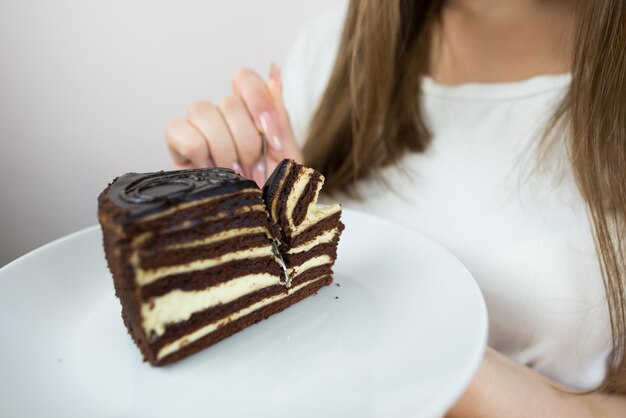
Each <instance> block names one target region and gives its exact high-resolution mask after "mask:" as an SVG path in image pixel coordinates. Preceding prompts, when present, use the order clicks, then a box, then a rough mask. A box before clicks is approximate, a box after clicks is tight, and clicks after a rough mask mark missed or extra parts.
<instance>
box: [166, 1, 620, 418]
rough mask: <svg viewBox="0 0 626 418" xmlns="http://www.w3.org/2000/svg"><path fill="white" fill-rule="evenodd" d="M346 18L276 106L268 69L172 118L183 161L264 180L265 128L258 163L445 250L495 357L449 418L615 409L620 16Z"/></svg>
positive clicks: (569, 12) (448, 8)
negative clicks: (472, 294)
mask: <svg viewBox="0 0 626 418" xmlns="http://www.w3.org/2000/svg"><path fill="white" fill-rule="evenodd" d="M343 21H344V20H343V19H342V18H341V17H338V18H330V19H327V20H325V21H323V22H322V23H319V24H318V25H317V29H316V27H315V26H313V27H312V28H310V30H309V31H308V32H306V33H305V35H304V37H303V38H302V39H301V40H300V41H299V43H298V44H297V46H296V48H295V52H294V54H293V56H292V59H291V61H290V63H289V65H288V66H287V70H288V71H287V73H286V77H285V94H286V96H285V98H283V92H282V90H281V75H280V71H279V70H278V68H277V67H276V66H275V65H272V68H271V70H270V76H269V78H268V79H267V80H263V79H262V78H261V77H260V76H259V75H257V74H255V73H254V72H252V71H250V70H240V71H238V72H237V73H236V74H235V77H234V79H233V95H232V96H230V97H226V98H224V99H223V100H222V101H221V102H220V103H219V104H218V105H217V106H215V105H212V104H210V103H207V102H198V103H195V104H194V105H192V106H191V108H190V109H189V112H188V116H187V119H184V120H176V121H173V122H172V123H171V124H170V125H169V127H168V131H167V142H168V145H169V149H170V151H171V153H172V156H173V158H174V161H175V162H176V164H177V165H178V166H179V167H195V166H207V165H218V166H229V167H233V168H234V169H235V170H237V171H239V172H241V173H242V174H244V175H246V176H249V177H251V178H254V179H255V180H256V181H257V182H258V183H262V182H263V166H262V165H261V164H260V162H259V150H260V143H261V137H260V135H259V131H260V132H263V133H264V134H265V136H266V137H267V140H268V143H269V156H270V160H271V166H270V167H269V169H270V170H271V169H272V168H273V166H275V164H277V162H278V161H280V160H281V159H282V158H294V159H296V160H300V161H301V160H303V161H305V162H306V163H307V164H308V165H311V166H313V167H315V168H317V169H318V170H320V171H322V173H323V174H324V175H325V176H326V178H327V181H326V185H325V190H327V191H330V192H339V193H343V197H342V200H343V201H344V204H345V205H346V206H348V207H355V208H358V209H361V210H365V211H368V212H372V213H375V214H378V215H380V216H383V217H385V216H386V217H392V218H393V219H394V220H395V221H397V222H401V223H403V224H405V225H406V226H407V227H409V228H412V229H414V230H418V231H421V232H422V233H425V234H427V235H429V236H431V237H432V238H434V239H436V240H438V241H440V242H442V243H443V244H444V245H446V246H447V247H449V248H451V249H452V250H453V251H454V252H455V253H456V254H457V255H458V256H459V257H460V258H461V260H462V261H463V262H464V263H465V264H466V265H467V266H468V268H469V269H470V270H471V271H472V273H473V274H474V276H475V277H476V279H477V281H478V283H479V285H480V287H481V289H482V291H483V293H484V295H485V299H486V302H487V305H488V309H489V314H490V341H489V345H490V348H489V349H488V350H487V352H486V355H485V358H484V360H483V362H482V365H481V367H480V369H479V371H478V373H477V375H476V377H475V378H474V380H473V382H472V384H471V386H470V388H469V389H468V390H467V392H466V393H465V394H464V395H463V397H462V398H461V399H460V400H459V402H458V403H457V405H456V406H455V407H454V408H453V409H452V410H451V411H450V412H449V416H451V417H491V416H493V417H529V416H549V417H579V416H580V417H592V416H596V417H624V416H626V397H625V396H624V395H625V394H626V360H625V357H626V356H625V351H626V305H625V297H626V296H625V293H624V287H625V286H626V271H625V270H626V261H625V259H626V249H625V248H626V246H625V245H624V243H625V242H626V241H625V240H626V106H625V105H624V97H626V73H625V72H626V3H625V2H623V1H621V0H602V1H594V2H589V1H579V2H576V1H574V0H543V1H541V0H442V1H435V0H433V1H427V0H421V1H420V0H395V1H383V0H379V1H374V0H371V1H366V0H360V1H359V0H353V1H351V3H350V7H349V10H348V13H347V16H346V18H345V24H344V27H343V31H342V34H341V36H340V37H339V35H338V34H337V35H335V33H338V30H339V29H334V28H340V26H341V22H343ZM320 25H321V26H320ZM320 28H321V29H322V30H320ZM335 39H339V45H338V49H337V50H335V48H334V46H335V45H336V42H337V41H336V40H335ZM333 62H334V64H332V69H331V68H330V67H331V63H333ZM329 73H330V75H329V76H328V77H327V74H329ZM320 95H321V98H320ZM285 100H286V102H287V105H285ZM287 109H289V110H290V111H291V113H290V115H288V112H287ZM290 117H291V120H292V122H293V123H290ZM311 117H312V119H310V123H309V118H311ZM306 126H308V131H307V134H306V135H305V134H304V130H305V129H306ZM294 132H295V133H294ZM305 137H306V138H308V139H307V140H306V142H305V143H304V145H303V146H302V147H301V146H300V145H299V143H298V142H297V140H296V139H297V138H305ZM354 196H357V198H354ZM573 391H582V392H583V393H578V394H575V395H574V394H572V393H571V392H573Z"/></svg>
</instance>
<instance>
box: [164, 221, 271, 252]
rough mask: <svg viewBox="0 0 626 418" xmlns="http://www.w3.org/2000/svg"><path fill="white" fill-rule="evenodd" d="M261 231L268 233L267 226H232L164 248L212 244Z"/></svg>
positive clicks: (173, 248) (171, 248) (260, 232)
mask: <svg viewBox="0 0 626 418" xmlns="http://www.w3.org/2000/svg"><path fill="white" fill-rule="evenodd" d="M262 233H265V234H266V235H268V234H269V232H268V230H267V228H265V227H262V226H257V227H252V228H233V229H227V230H225V231H220V232H218V233H217V234H213V235H210V236H208V237H206V238H203V239H199V240H195V241H190V242H183V243H181V244H174V245H170V246H168V247H166V248H165V249H167V250H176V249H180V248H193V247H199V246H201V245H208V244H214V243H216V242H219V241H224V240H227V239H231V238H235V237H241V236H244V235H252V234H262ZM268 239H269V237H268Z"/></svg>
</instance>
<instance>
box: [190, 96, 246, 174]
mask: <svg viewBox="0 0 626 418" xmlns="http://www.w3.org/2000/svg"><path fill="white" fill-rule="evenodd" d="M187 120H188V121H189V124H190V125H192V126H193V127H194V128H196V130H197V131H198V132H200V133H201V134H202V136H203V138H204V142H205V144H206V146H207V149H208V150H209V152H210V155H211V157H212V159H213V161H214V162H215V165H216V166H218V167H229V168H233V169H235V170H237V171H239V172H241V167H239V166H238V165H237V160H238V158H237V150H236V149H235V144H234V143H233V140H232V138H231V135H230V131H229V129H228V126H227V124H226V121H225V120H224V117H223V116H222V113H221V112H220V109H218V108H217V107H216V106H214V105H213V104H211V103H209V102H196V103H194V104H193V105H191V107H189V110H188V111H187ZM242 174H245V173H242Z"/></svg>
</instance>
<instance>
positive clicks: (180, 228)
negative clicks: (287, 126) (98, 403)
mask: <svg viewBox="0 0 626 418" xmlns="http://www.w3.org/2000/svg"><path fill="white" fill-rule="evenodd" d="M285 164H288V165H294V163H292V162H284V163H282V164H281V166H280V167H282V166H283V165H285ZM294 166H295V165H294ZM299 167H301V166H299ZM302 170H310V169H306V168H304V167H302ZM276 178H278V176H274V179H276ZM318 181H319V182H322V181H323V180H322V177H321V176H318ZM270 183H271V182H270ZM268 184H269V183H268ZM319 187H321V184H320V186H319ZM270 188H271V187H270ZM317 193H319V188H318V189H317V192H316V193H315V196H314V199H313V201H311V202H309V201H307V202H306V205H307V207H306V209H305V211H304V215H299V216H303V220H302V221H301V222H300V225H306V224H307V222H308V223H309V224H310V226H309V227H306V228H304V229H302V230H301V231H300V232H299V233H297V234H294V231H295V229H293V230H292V229H289V230H284V231H283V230H282V229H281V226H280V225H279V224H277V223H275V222H273V221H272V219H270V217H269V216H268V212H267V210H266V206H265V202H264V200H263V196H262V192H261V190H260V189H259V188H258V186H257V185H256V184H255V183H254V182H253V181H250V180H247V179H245V178H243V177H241V176H239V175H237V174H236V173H234V172H233V171H232V170H228V169H219V168H213V169H197V170H182V171H172V172H159V173H148V174H136V173H131V174H126V175H123V176H121V177H119V178H117V179H115V180H114V182H113V183H112V184H110V185H109V187H107V188H106V189H105V190H104V191H103V192H102V194H101V195H100V197H99V210H98V218H99V221H100V224H101V226H102V231H103V239H104V249H105V254H106V259H107V262H108V265H109V269H110V270H111V273H112V275H113V280H114V285H115V291H116V294H117V296H118V297H119V299H120V301H121V304H122V317H123V319H124V323H125V324H126V326H127V328H128V331H129V333H130V335H131V336H132V338H133V340H134V341H135V343H136V344H137V346H138V347H139V349H140V350H141V352H142V354H143V356H144V359H145V360H147V361H149V362H150V363H151V364H153V365H165V364H169V363H172V362H174V361H177V360H179V359H181V358H183V357H186V356H188V355H190V354H193V353H195V352H197V351H199V350H201V349H203V348H205V347H207V346H209V345H212V344H214V343H216V342H218V341H220V340H222V339H224V338H226V337H228V336H230V335H232V334H234V333H236V332H238V331H240V330H242V329H243V328H245V327H247V326H249V325H252V324H254V323H256V322H258V321H260V320H262V319H265V318H267V317H268V316H270V315H272V314H274V313H277V312H280V311H282V310H283V309H285V308H286V307H288V306H290V305H292V304H294V303H296V302H297V301H299V300H301V299H303V298H305V297H307V296H309V295H311V294H314V293H315V292H316V291H317V290H319V288H321V287H322V286H324V285H327V284H329V283H330V282H331V281H332V278H331V276H330V275H331V273H332V270H331V267H332V264H333V263H334V260H335V256H336V245H337V241H338V239H339V234H340V232H341V228H342V226H341V224H340V222H339V213H340V209H339V208H337V209H336V211H335V213H336V215H337V216H336V219H337V221H336V222H337V223H336V228H335V229H336V230H337V233H336V235H334V236H333V238H328V235H324V233H325V232H326V233H327V234H330V232H328V231H330V230H332V228H327V229H326V230H323V231H322V229H321V228H316V229H315V228H314V230H313V229H311V227H313V226H315V225H318V224H320V222H316V219H317V217H318V215H316V214H317V213H318V211H320V210H321V211H322V212H324V211H327V209H318V208H317V207H316V206H315V201H314V200H316V199H317ZM284 194H287V195H288V194H290V191H289V189H288V188H285V187H284V186H283V188H282V189H281V191H280V192H279V193H275V194H274V196H275V197H276V198H280V196H281V195H284ZM303 204H305V203H304V200H303V201H302V202H296V205H295V206H293V207H294V210H295V209H297V210H301V209H302V205H303ZM277 207H280V205H277ZM338 211H339V212H338ZM298 213H300V212H298ZM296 229H297V228H296ZM308 229H311V231H309V232H307V230H308ZM307 234H308V235H307ZM307 236H308V238H307ZM291 238H293V239H291ZM279 239H280V241H278V240H279ZM292 241H293V242H296V241H298V242H300V244H297V245H295V246H293V248H292V247H290V244H289V243H290V242H292ZM279 242H280V243H279ZM329 245H330V246H332V251H331V250H329V247H328V246H329ZM320 257H324V258H320Z"/></svg>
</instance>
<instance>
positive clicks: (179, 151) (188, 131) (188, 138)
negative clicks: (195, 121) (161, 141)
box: [165, 119, 210, 168]
mask: <svg viewBox="0 0 626 418" xmlns="http://www.w3.org/2000/svg"><path fill="white" fill-rule="evenodd" d="M165 138H166V142H167V147H168V149H169V151H170V154H171V155H172V158H173V159H174V162H175V163H176V165H177V166H178V167H179V168H189V167H192V166H195V167H206V166H207V165H208V164H209V163H210V161H209V157H210V154H209V147H208V145H207V142H206V140H205V139H204V136H203V135H202V133H200V132H199V131H198V130H197V129H196V128H195V127H194V126H192V125H191V124H190V123H189V121H186V120H183V119H175V120H173V121H171V122H170V123H169V125H168V126H167V129H166V136H165Z"/></svg>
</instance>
